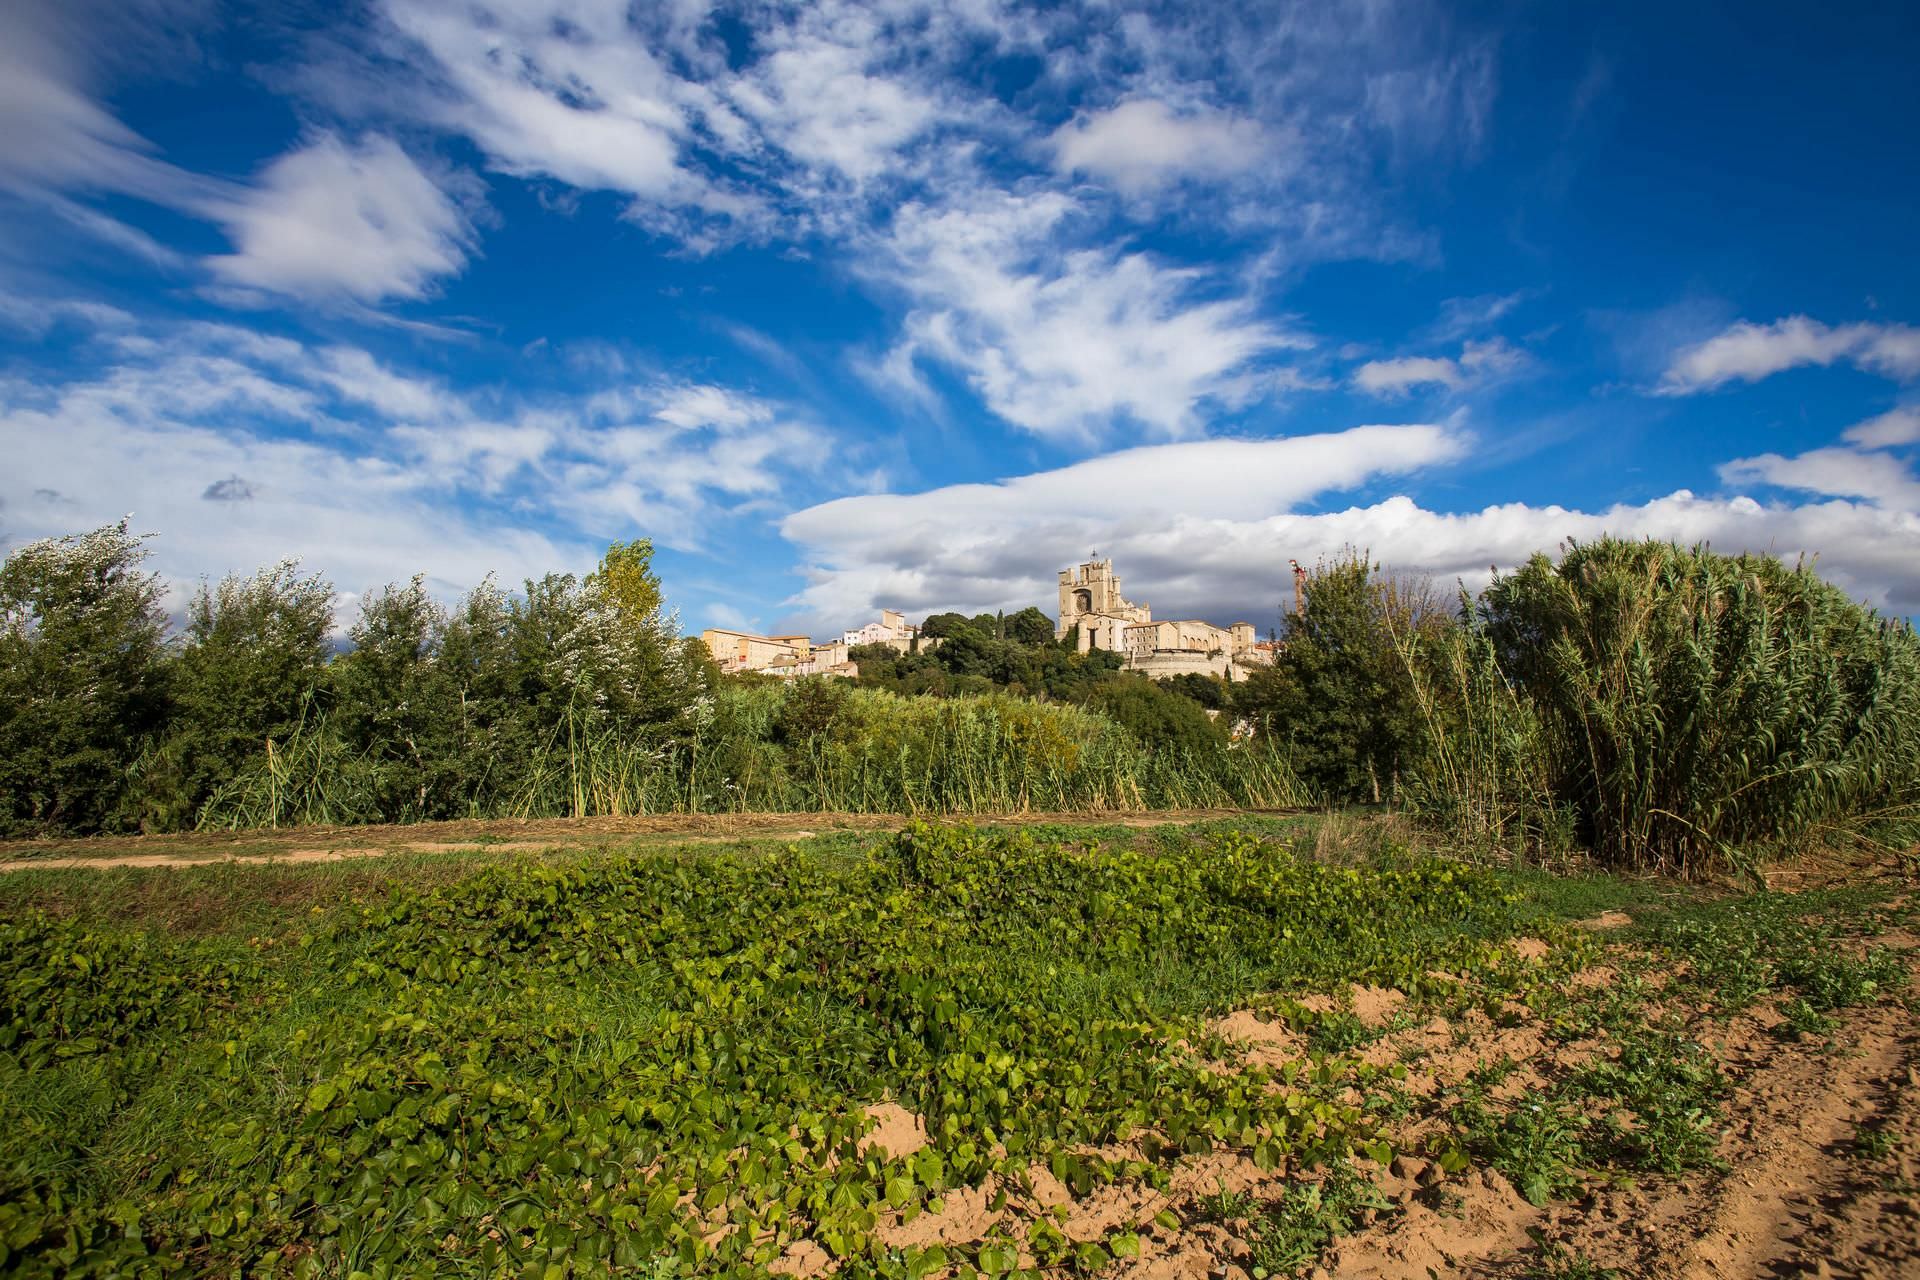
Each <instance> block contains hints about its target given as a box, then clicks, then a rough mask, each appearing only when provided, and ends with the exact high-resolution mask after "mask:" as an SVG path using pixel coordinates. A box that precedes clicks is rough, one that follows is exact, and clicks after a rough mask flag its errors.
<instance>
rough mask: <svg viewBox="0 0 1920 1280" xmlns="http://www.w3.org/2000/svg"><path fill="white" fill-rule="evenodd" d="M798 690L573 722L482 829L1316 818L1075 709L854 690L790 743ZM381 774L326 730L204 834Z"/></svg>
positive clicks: (275, 762)
mask: <svg viewBox="0 0 1920 1280" xmlns="http://www.w3.org/2000/svg"><path fill="white" fill-rule="evenodd" d="M807 696H808V694H807V692H806V691H805V690H803V689H802V688H800V687H797V686H794V685H752V686H725V687H723V688H722V689H721V690H720V691H719V692H718V693H717V694H716V695H715V696H714V697H713V698H712V699H711V700H710V701H709V702H708V703H707V704H706V705H704V706H702V707H701V708H700V709H699V712H698V714H697V715H695V716H694V717H693V728H692V730H691V732H690V733H689V734H687V735H686V736H683V737H681V738H679V739H677V740H672V741H667V742H640V741H634V740H631V739H628V738H623V737H622V736H620V735H618V734H615V733H611V732H608V731H607V730H606V729H604V728H603V727H601V726H600V725H599V724H598V723H596V722H595V721H594V720H593V719H592V718H590V717H587V716H569V717H568V719H567V720H566V721H565V722H563V723H562V724H560V725H558V726H556V728H555V730H554V732H553V734H552V735H551V736H550V737H549V738H548V740H547V741H546V743H545V744H544V745H543V746H541V747H539V748H538V749H536V750H534V751H533V752H532V753H531V755H530V756H529V758H527V759H526V760H524V761H519V762H515V763H514V765H513V774H514V776H517V777H518V778H519V779H520V781H519V784H518V785H517V786H516V787H514V788H512V789H510V790H508V791H506V792H504V793H503V794H500V795H498V796H490V795H476V796H474V797H472V798H471V803H470V805H469V812H470V813H471V815H472V816H476V817H528V818H532V817H587V816H595V815H614V816H618V815H628V814H649V813H749V812H776V811H778V812H842V813H901V814H980V813H1006V812H1033V811H1043V812H1090V811H1126V810H1142V809H1168V808H1212V807H1229V806H1231V807H1246V808H1288V807H1293V806H1298V805H1303V804H1306V803H1309V802H1310V799H1311V797H1310V796H1309V795H1308V794H1307V791H1306V788H1305V787H1303V786H1302V784H1301V783H1300V781H1299V779H1298V778H1297V777H1296V776H1295V775H1294V773H1293V771H1292V769H1291V768H1289V767H1288V764H1287V761H1286V760H1285V758H1284V757H1283V756H1281V755H1279V754H1278V753H1277V752H1276V751H1275V750H1274V749H1273V748H1271V747H1268V746H1265V745H1252V744H1246V745H1240V746H1235V747H1231V748H1228V747H1224V746H1223V747H1221V748H1220V749H1218V750H1215V751H1210V752H1182V751H1176V750H1168V749H1161V750H1151V749H1148V748H1147V747H1145V746H1143V745H1142V744H1141V743H1140V742H1139V741H1137V740H1136V739H1135V738H1134V737H1133V736H1132V735H1131V734H1129V733H1128V732H1127V731H1126V730H1125V729H1123V728H1121V727H1120V726H1119V725H1117V724H1115V723H1114V722H1113V721H1111V720H1109V719H1107V718H1106V717H1104V716H1101V715H1099V714H1096V713H1094V712H1091V711H1088V710H1085V709H1083V708H1079V707H1074V706H1067V705H1062V704H1049V703H1037V702H1033V701H1030V700H1027V699H1024V698H1018V697H1013V696H1011V695H1005V694H989V695H982V696H975V697H959V698H915V697H903V696H900V695H898V694H893V693H888V692H885V691H883V690H873V689H854V690H847V691H845V692H844V696H841V697H838V698H836V699H834V700H833V702H834V705H833V709H832V714H831V716H830V717H828V718H826V719H825V720H824V721H823V722H822V723H819V724H815V725H810V726H808V727H807V729H806V731H801V730H800V729H799V728H797V727H796V724H795V719H796V717H795V712H796V708H797V704H798V703H799V702H800V700H801V699H803V698H805V697H807ZM379 794H380V788H379V785H378V777H377V770H376V767H375V766H374V764H373V763H372V762H370V761H367V760H364V759H358V758H355V757H353V756H352V755H351V753H349V752H346V751H345V750H343V749H342V748H341V747H340V746H339V744H338V740H337V738H335V737H333V736H332V735H330V733H329V732H328V730H327V729H326V728H325V726H320V727H318V728H315V729H311V730H303V731H302V733H301V734H300V735H298V736H297V737H296V738H295V739H294V740H293V741H290V742H288V743H286V744H281V745H277V746H274V747H271V748H270V749H269V750H268V751H266V752H265V753H263V755H262V756H261V757H260V758H259V759H257V760H256V761H255V762H254V763H253V764H252V765H250V766H249V767H248V768H247V769H246V770H245V771H244V772H243V773H242V774H241V775H240V776H239V777H237V778H235V779H234V780H233V782H231V783H230V784H228V785H227V786H226V787H224V788H222V790H221V792H220V793H219V794H218V795H216V796H215V798H214V800H213V802H211V803H209V805H208V806H207V807H206V809H205V810H204V811H203V813H202V815H201V818H200V825H201V826H202V827H211V826H217V827H242V826H279V825H290V824H294V823H310V822H332V823H344V822H366V821H376V820H379V818H380V816H381V815H379V814H378V813H376V812H371V811H370V806H371V805H374V804H377V798H378V796H379Z"/></svg>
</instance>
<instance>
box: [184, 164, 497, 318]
mask: <svg viewBox="0 0 1920 1280" xmlns="http://www.w3.org/2000/svg"><path fill="white" fill-rule="evenodd" d="M216 216H217V217H218V218H219V220H220V221H221V222H222V223H224V224H225V225H226V227H227V233H228V235H229V236H230V237H231V239H232V240H233V242H234V251H233V252H232V253H230V254H222V255H218V256H215V257H212V258H209V259H208V260H207V265H208V267H209V268H210V269H211V270H212V271H213V274H214V276H215V277H216V278H217V279H219V280H220V281H222V282H223V283H225V284H228V285H232V286H237V287H239V288H242V289H249V290H261V291H264V292H268V293H280V294H288V295H291V296H294V297H321V298H326V297H330V296H332V297H344V298H349V299H352V300H354V301H357V302H362V303H368V304H378V303H381V302H385V301H388V300H389V299H395V298H418V297H421V296H422V295H423V294H425V293H426V292H428V290H429V289H431V288H432V286H433V284H434V283H435V282H436V281H437V280H438V279H440V278H441V277H443V276H449V275H454V274H457V273H458V272H459V271H460V270H461V268H462V267H464V266H465V265H466V260H467V255H468V253H470V252H471V251H472V250H473V248H474V245H475V241H476V236H475V232H474V227H473V223H472V220H471V219H470V218H469V216H468V215H467V212H466V211H465V210H463V209H462V208H461V206H460V204H459V203H458V202H457V201H456V200H455V199H454V198H453V197H452V196H450V195H449V194H448V193H447V192H446V191H445V190H443V189H442V188H441V186H440V184H439V183H437V182H436V181H435V180H434V179H433V178H431V177H429V176H428V175H427V174H426V173H425V172H424V171H423V170H422V169H421V168H420V166H419V165H418V164H416V163H415V162H414V160H413V158H412V157H411V156H409V155H408V154H407V153H406V152H405V151H403V150H402V149H401V148H400V146H399V145H398V144H397V143H395V142H394V141H393V140H392V139H391V138H387V137H383V136H380V135H378V134H370V135H368V136H366V137H363V138H360V139H358V140H356V141H345V140H342V139H341V138H339V137H338V136H336V135H334V134H332V133H326V132H323V133H320V134H318V135H316V136H315V137H313V138H312V139H311V140H309V141H308V142H306V143H305V144H304V145H302V146H300V147H298V148H297V149H295V150H293V151H289V152H287V153H286V154H285V155H283V156H281V157H280V158H278V159H277V160H275V161H273V163H272V164H270V165H268V166H267V168H266V169H265V171H264V172H262V173H261V175H260V177H259V180H258V182H257V183H256V184H254V185H253V186H252V187H250V188H248V189H246V190H245V191H243V192H238V193H236V194H235V195H234V196H233V197H232V198H231V199H229V200H225V201H222V202H221V203H220V204H219V205H218V206H216Z"/></svg>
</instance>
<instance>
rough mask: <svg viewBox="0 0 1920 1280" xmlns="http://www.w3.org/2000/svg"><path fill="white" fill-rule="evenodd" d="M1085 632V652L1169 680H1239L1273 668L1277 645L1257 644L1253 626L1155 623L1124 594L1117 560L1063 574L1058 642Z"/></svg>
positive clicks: (1142, 605)
mask: <svg viewBox="0 0 1920 1280" xmlns="http://www.w3.org/2000/svg"><path fill="white" fill-rule="evenodd" d="M1074 627H1079V628H1080V643H1079V647H1080V652H1081V653H1086V652H1088V651H1089V650H1092V649H1108V650H1111V651H1113V652H1115V653H1118V654H1120V655H1121V656H1122V658H1123V659H1124V662H1125V666H1126V669H1127V670H1129V671H1140V672H1144V673H1145V674H1147V675H1149V676H1152V677H1154V678H1155V679H1164V678H1165V677H1167V676H1176V675H1182V674H1184V673H1187V672H1198V673H1201V674H1205V675H1213V676H1225V677H1227V678H1229V679H1234V680H1239V679H1243V678H1245V676H1247V675H1248V674H1249V673H1250V671H1251V669H1252V668H1254V667H1259V666H1267V665H1270V664H1271V663H1272V661H1273V651H1272V647H1271V646H1269V645H1262V644H1259V643H1257V641H1256V639H1255V632H1254V629H1253V624H1252V623H1251V622H1236V623H1234V624H1233V625H1232V626H1231V627H1216V626H1214V625H1213V624H1212V623H1211V622H1203V621H1201V620H1199V619H1198V618H1184V619H1180V620H1178V621H1161V622H1155V621H1154V620H1153V609H1152V608H1151V607H1150V606H1149V605H1147V604H1146V603H1145V602H1142V603H1140V604H1134V603H1133V602H1132V601H1130V600H1128V599H1127V598H1126V597H1125V596H1124V595H1122V594H1121V592H1120V579H1119V577H1118V576H1117V575H1115V573H1114V572H1113V561H1111V560H1089V561H1087V562H1086V563H1084V564H1079V565H1075V566H1074V567H1073V568H1072V569H1066V570H1062V571H1061V573H1060V617H1059V620H1058V621H1057V622H1056V623H1055V624H1054V630H1053V633H1054V636H1055V638H1056V639H1065V638H1066V635H1067V633H1068V632H1069V631H1071V630H1072V629H1073V628H1074Z"/></svg>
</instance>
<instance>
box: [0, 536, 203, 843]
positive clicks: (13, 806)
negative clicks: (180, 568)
mask: <svg viewBox="0 0 1920 1280" xmlns="http://www.w3.org/2000/svg"><path fill="white" fill-rule="evenodd" d="M140 543H141V539H139V538H137V537H135V536H133V535H132V534H130V533H128V532H127V527H126V524H125V523H124V522H122V523H121V524H118V525H109V526H108V527H106V528H104V529H97V530H95V531H94V532H92V533H89V534H85V535H82V536H78V537H71V538H61V539H58V540H55V541H47V542H36V543H33V544H31V545H29V546H25V547H22V548H20V549H19V550H18V551H15V552H14V553H13V554H12V555H11V556H10V557H8V559H7V561H6V563H5V564H4V565H0V834H31V833H37V832H43V831H60V830H81V831H98V830H101V829H111V828H113V827H116V826H118V825H120V823H121V822H122V815H121V814H120V806H121V796H122V790H123V786H124V780H125V776H126V772H127V770H128V768H129V766H131V764H132V763H133V761H134V759H135V757H136V756H137V755H138V754H139V752H140V749H141V747H142V745H143V743H144V742H145V740H146V739H147V738H148V736H149V735H151V734H152V733H153V732H154V731H155V730H156V729H157V728H158V727H159V725H160V724H161V723H162V721H163V719H164V717H165V715H166V684H167V670H166V661H165V657H166V655H165V651H164V648H163V645H164V641H165V638H166V615H165V614H164V612H162V610H161V608H160V594H161V592H160V585H159V583H158V581H157V579H156V578H155V577H154V576H153V575H151V574H146V573H142V572H141V569H140V565H141V560H142V557H143V555H144V553H143V552H142V550H141V546H140Z"/></svg>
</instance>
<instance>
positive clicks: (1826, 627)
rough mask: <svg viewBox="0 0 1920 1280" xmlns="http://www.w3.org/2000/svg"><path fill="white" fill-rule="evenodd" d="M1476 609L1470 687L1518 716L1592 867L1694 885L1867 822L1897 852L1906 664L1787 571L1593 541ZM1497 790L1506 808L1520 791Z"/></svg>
mask: <svg viewBox="0 0 1920 1280" xmlns="http://www.w3.org/2000/svg"><path fill="white" fill-rule="evenodd" d="M1482 610H1483V615H1484V617H1485V620H1486V636H1487V639H1488V640H1489V641H1490V642H1491V645H1492V648H1493V652H1494V653H1496V654H1497V655H1498V657H1499V664H1498V666H1497V667H1489V668H1488V672H1489V675H1488V677H1487V678H1488V679H1500V680H1501V681H1502V683H1505V678H1506V677H1510V678H1511V680H1512V682H1514V684H1515V685H1517V688H1518V690H1519V692H1520V694H1521V695H1524V697H1525V699H1526V701H1527V702H1528V703H1529V704H1530V706H1531V708H1532V711H1533V715H1534V716H1535V718H1536V719H1537V722H1538V726H1539V731H1538V742H1539V747H1538V748H1537V749H1538V751H1539V752H1540V754H1541V756H1542V758H1543V759H1544V762H1545V771H1546V778H1547V781H1548V784H1549V786H1550V788H1551V791H1552V794H1553V796H1554V799H1555V801H1556V802H1557V803H1558V804H1560V805H1563V806H1565V807H1566V808H1567V809H1568V810H1569V811H1571V812H1572V813H1574V814H1575V815H1577V817H1578V821H1579V825H1580V831H1579V834H1580V836H1581V837H1582V838H1583V839H1584V840H1585V841H1586V843H1587V844H1588V845H1589V846H1590V847H1591V848H1592V850H1593V851H1594V853H1595V855H1596V856H1598V857H1599V858H1601V859H1602V860H1604V861H1609V862H1613V863H1617V864H1622V865H1625V866H1629V867H1633V868H1636V869H1645V870H1661V871H1668V872H1678V873H1682V874H1694V873H1698V872H1700V871H1701V870H1703V869H1705V868H1706V867H1707V866H1709V865H1713V864H1716V863H1719V864H1724V863H1728V862H1731V863H1734V864H1744V863H1748V862H1750V861H1752V860H1755V859H1758V858H1761V857H1765V856H1767V855H1768V854H1770V853H1773V852H1777V851H1780V850H1784V849H1787V848H1791V847H1793V846H1795V845H1796V844H1799V843H1801V842H1804V841H1806V840H1808V839H1810V838H1813V837H1816V836H1818V835H1821V834H1822V833H1832V832H1836V831H1845V832H1849V833H1855V834H1858V833H1862V832H1867V831H1870V830H1872V829H1874V827H1875V825H1876V824H1877V825H1878V827H1879V829H1880V830H1881V831H1883V832H1888V833H1891V834H1892V835H1893V836H1894V838H1898V839H1907V840H1910V839H1912V831H1913V827H1912V819H1913V816H1914V813H1915V809H1914V802H1915V799H1916V797H1917V796H1920V647H1917V646H1916V644H1915V639H1914V635H1913V632H1912V630H1911V628H1910V627H1908V626H1906V625H1904V624H1893V623H1889V622H1887V621H1885V620H1883V619H1880V618H1878V617H1876V616H1875V615H1874V614H1872V613H1871V612H1870V611H1869V610H1867V609H1865V608H1863V607H1861V606H1860V605H1858V604H1856V603H1854V602H1853V601H1851V600H1849V599H1848V598H1847V597H1846V596H1845V595H1844V594H1843V593H1842V592H1841V591H1840V590H1839V589H1837V588H1835V587H1833V586H1831V585H1829V584H1827V583H1825V582H1823V581H1821V580H1820V579H1819V578H1818V577H1817V576H1815V575H1814V574H1813V573H1812V572H1811V570H1809V569H1807V568H1806V567H1804V566H1800V567H1795V568H1788V567H1787V566H1785V565H1783V564H1781V563H1780V562H1779V561H1778V560H1776V559H1774V558H1772V557H1770V556H1737V557H1736V556H1724V555H1716V554H1714V553H1712V552H1709V551H1707V550H1706V549H1704V548H1701V547H1695V548H1692V549H1688V548H1683V547H1679V546H1676V545H1673V544H1670V543H1659V542H1627V541H1619V540H1612V539H1608V540H1603V541H1600V542H1596V543H1593V544H1590V545H1584V546H1581V545H1573V546H1570V547H1569V549H1568V550H1567V552H1566V554H1565V555H1564V556H1563V557H1562V558H1561V560H1560V562H1559V563H1558V564H1555V563H1553V562H1551V561H1549V560H1547V558H1546V557H1544V556H1537V557H1535V558H1534V559H1533V560H1532V561H1531V562H1530V563H1528V564H1527V565H1525V566H1524V567H1523V568H1522V569H1520V570H1519V571H1518V572H1516V573H1514V574H1513V575H1511V576H1509V577H1504V578H1501V579H1498V580H1496V581H1495V583H1494V584H1493V585H1492V586H1491V587H1490V588H1488V590H1487V592H1486V593H1485V596H1484V597H1483V600H1482ZM1469 642H1472V641H1471V640H1470V641H1469ZM1509 687H1511V686H1509ZM1468 701H1469V702H1473V701H1479V702H1480V703H1481V704H1482V705H1485V706H1493V705H1497V704H1498V703H1499V701H1500V700H1499V698H1498V697H1497V696H1494V695H1493V694H1491V693H1490V694H1489V695H1487V696H1485V697H1482V698H1478V699H1474V698H1470V699H1468ZM1506 723H1507V725H1508V727H1509V730H1512V729H1514V727H1515V726H1518V725H1520V724H1521V721H1520V720H1518V719H1516V718H1512V717H1510V718H1509V719H1508V720H1507V722H1506ZM1509 776H1511V777H1512V778H1513V781H1514V782H1515V783H1516V785H1517V787H1518V792H1517V793H1516V792H1509V793H1508V795H1507V799H1508V800H1510V801H1511V800H1513V799H1515V798H1516V795H1518V797H1519V798H1524V795H1525V792H1526V791H1527V790H1528V789H1529V788H1533V787H1534V786H1535V785H1536V784H1535V781H1534V780H1533V779H1532V778H1530V777H1527V776H1526V775H1525V774H1524V773H1523V774H1520V775H1517V776H1513V775H1509Z"/></svg>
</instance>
